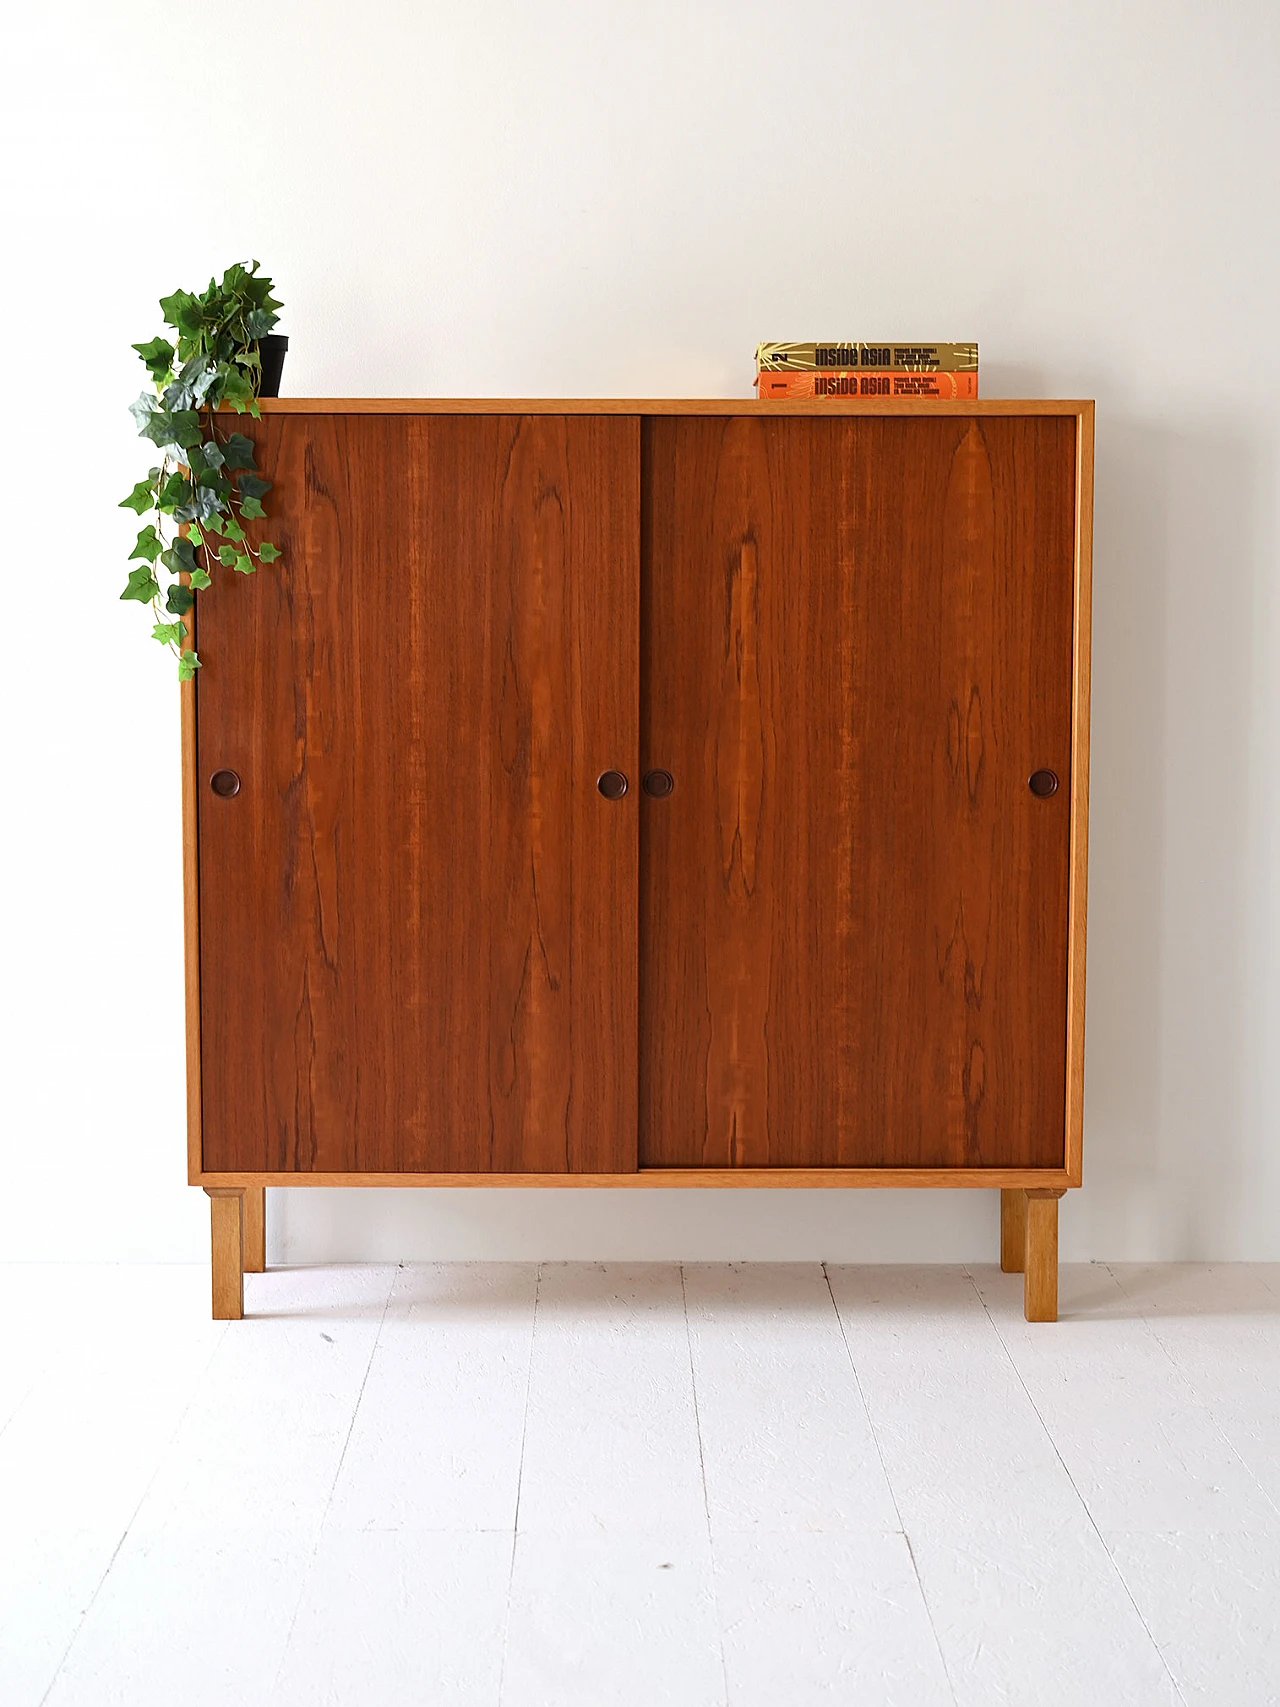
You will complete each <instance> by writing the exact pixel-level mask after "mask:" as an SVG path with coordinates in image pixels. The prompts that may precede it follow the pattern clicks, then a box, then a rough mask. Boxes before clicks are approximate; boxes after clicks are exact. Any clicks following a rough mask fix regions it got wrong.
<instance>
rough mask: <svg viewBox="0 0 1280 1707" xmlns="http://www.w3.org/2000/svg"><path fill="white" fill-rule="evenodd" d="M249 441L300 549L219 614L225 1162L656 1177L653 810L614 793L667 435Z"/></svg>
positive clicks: (201, 693) (209, 974)
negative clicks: (644, 441)
mask: <svg viewBox="0 0 1280 1707" xmlns="http://www.w3.org/2000/svg"><path fill="white" fill-rule="evenodd" d="M246 430H248V431H250V432H251V433H252V435H253V437H254V438H255V440H256V441H257V443H258V446H259V460H260V462H261V463H262V466H263V467H264V469H265V470H266V472H267V473H268V475H269V476H271V477H273V478H274V479H275V480H276V481H277V484H276V487H275V489H274V491H273V492H272V494H271V499H270V510H271V517H272V520H271V524H270V529H271V537H273V538H275V539H277V540H278V542H279V543H280V545H281V546H282V548H283V551H284V558H283V561H282V563H281V564H280V565H278V566H276V567H273V568H272V569H270V570H262V571H260V572H259V573H258V574H257V575H256V576H254V577H252V578H251V579H244V578H241V577H237V576H235V575H223V576H222V577H220V578H219V580H218V581H217V582H216V583H215V585H214V586H213V587H211V588H209V589H208V590H207V591H206V592H204V593H202V594H201V596H200V603H201V626H200V633H201V646H200V650H201V657H202V659H203V663H204V667H203V668H202V669H201V671H200V674H199V677H198V681H197V689H198V708H199V724H198V750H199V772H200V777H201V779H202V786H201V794H200V849H199V854H200V935H201V992H202V1004H201V1021H202V1048H203V1052H204V1060H205V1063H206V1074H205V1085H204V1104H203V1115H204V1139H203V1157H204V1167H205V1170H206V1171H211V1172H214V1173H217V1172H228V1171H231V1172H234V1171H241V1170H243V1171H246V1172H254V1171H256V1172H259V1173H273V1172H274V1173H277V1174H280V1173H290V1172H294V1171H297V1172H301V1173H306V1172H309V1171H313V1170H314V1171H319V1172H343V1173H345V1172H352V1173H363V1172H374V1173H381V1174H399V1173H400V1172H402V1171H406V1172H415V1171H416V1172H440V1173H446V1172H453V1171H461V1172H465V1173H488V1172H506V1171H512V1170H514V1171H517V1172H529V1171H534V1172H542V1171H545V1172H548V1173H563V1172H565V1171H566V1170H568V1171H577V1170H585V1171H594V1172H613V1171H625V1170H628V1169H633V1168H634V1167H635V1165H636V1144H635V1121H636V1101H635V1078H636V1065H635V1036H636V1023H635V990H636V944H635V917H636V861H637V832H636V801H637V791H636V790H635V789H633V790H632V791H631V792H630V793H629V794H628V795H627V796H625V797H624V798H623V799H622V800H621V801H617V802H608V801H605V800H603V799H602V798H601V797H600V795H599V794H598V793H597V791H596V786H595V781H596V777H597V775H598V774H599V773H600V771H602V770H604V769H606V768H608V767H610V766H617V767H618V768H620V769H622V770H623V771H625V772H626V773H627V774H628V775H629V776H631V777H632V778H634V776H635V772H636V760H637V753H638V731H637V720H638V706H637V699H638V687H637V644H638V626H639V615H638V557H639V551H638V540H639V514H638V502H639V493H638V487H639V476H638V425H637V423H636V422H635V421H634V420H631V419H614V420H605V419H600V418H590V417H577V416H575V417H574V418H572V419H565V418H562V417H559V416H551V417H547V416H540V417H538V418H536V419H533V418H524V417H512V416H500V415H489V414H486V415H483V416H474V417H468V418H464V419H457V418H454V419H449V418H440V417H424V418H421V419H415V418H405V417H396V416H382V415H370V416H362V415H340V416H330V417H328V418H323V417H321V418H316V417H308V416H306V415H305V414H303V415H297V414H295V415H292V416H290V415H289V414H287V413H281V414H279V415H274V414H271V413H268V414H267V415H266V416H265V418H264V420H263V421H262V422H260V423H258V424H256V425H253V426H250V427H248V428H247V429H246ZM219 767H229V768H232V769H234V770H236V771H237V772H238V773H239V774H240V776H241V778H242V787H241V790H240V792H239V794H237V795H235V796H234V797H232V798H230V799H226V800H223V799H219V798H217V797H216V796H215V795H213V794H212V793H211V792H209V790H208V788H207V786H205V784H206V783H207V778H208V776H209V775H210V773H211V772H212V771H214V770H215V769H217V768H219ZM212 1063H216V1071H213V1070H212V1068H211V1066H210V1064H212Z"/></svg>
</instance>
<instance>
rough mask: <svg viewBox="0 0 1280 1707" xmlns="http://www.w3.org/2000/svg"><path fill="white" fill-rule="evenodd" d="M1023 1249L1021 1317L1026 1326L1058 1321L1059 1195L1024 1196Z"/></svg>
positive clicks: (1034, 1194) (1030, 1194)
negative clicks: (1025, 1239)
mask: <svg viewBox="0 0 1280 1707" xmlns="http://www.w3.org/2000/svg"><path fill="white" fill-rule="evenodd" d="M1026 1195H1027V1245H1026V1254H1025V1257H1024V1259H1023V1260H1024V1272H1023V1314H1024V1315H1025V1316H1026V1318H1027V1320H1028V1321H1029V1322H1056V1321H1057V1319H1058V1199H1059V1197H1061V1195H1062V1193H1061V1192H1059V1191H1036V1190H1032V1191H1029V1192H1027V1194H1026Z"/></svg>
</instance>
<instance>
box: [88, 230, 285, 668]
mask: <svg viewBox="0 0 1280 1707" xmlns="http://www.w3.org/2000/svg"><path fill="white" fill-rule="evenodd" d="M160 307H161V309H162V310H163V313H164V318H165V324H166V325H167V326H171V327H172V328H173V330H174V331H175V332H176V333H177V339H176V342H175V343H171V342H170V341H169V340H168V339H167V338H152V339H151V341H150V342H149V343H146V344H134V346H133V348H134V349H135V350H137V352H138V354H139V355H140V356H141V357H142V360H143V361H144V362H145V363H146V366H147V371H148V372H149V373H150V375H151V378H152V380H153V382H154V384H155V392H154V394H152V393H151V392H149V391H144V392H143V393H142V396H141V397H139V399H138V401H137V402H136V403H134V404H131V405H130V409H129V413H130V414H131V415H132V416H133V418H134V420H135V421H136V422H137V423H138V434H139V437H141V438H144V439H150V440H151V442H152V444H154V445H155V446H156V447H157V450H158V453H159V457H160V461H159V465H158V467H155V468H152V469H150V470H149V471H148V474H147V478H146V479H145V480H139V482H138V484H137V485H136V486H135V487H134V489H133V491H132V492H130V494H129V496H128V497H127V498H125V499H123V500H122V501H121V505H120V508H121V509H123V510H133V511H135V512H136V513H137V515H138V516H139V517H140V518H145V517H147V516H148V515H150V514H151V513H152V512H154V514H155V520H154V521H148V522H146V525H145V526H144V527H143V529H142V531H141V533H139V535H138V540H137V544H136V545H135V546H134V548H133V550H132V551H131V552H130V554H129V561H130V562H131V563H132V562H135V561H136V562H137V563H138V567H137V568H136V569H131V570H130V571H129V580H128V584H127V585H126V587H125V590H124V592H123V593H121V595H120V597H121V598H122V599H136V600H137V601H138V602H139V604H147V605H150V606H151V610H152V614H153V615H154V617H155V618H156V623H155V627H154V628H153V629H152V631H151V633H152V637H153V638H154V639H156V640H158V641H160V642H161V644H162V645H164V646H167V647H169V649H170V651H172V652H173V653H174V655H175V656H176V657H177V660H178V679H179V680H180V681H189V680H190V678H191V677H192V676H193V675H194V674H195V673H196V671H197V670H198V669H199V668H200V660H199V658H198V657H197V656H196V654H195V650H194V649H193V648H192V647H191V646H188V645H187V644H186V638H187V635H186V628H185V624H184V622H183V618H184V617H185V616H186V614H187V612H188V611H189V610H190V608H191V606H192V604H193V603H194V601H195V596H196V593H197V592H199V590H200V589H201V588H202V587H207V586H208V585H209V583H210V581H211V580H212V579H213V574H214V571H215V570H216V569H217V568H219V567H225V568H227V569H234V570H237V571H238V572H239V573H240V574H241V575H252V574H253V572H254V570H255V569H256V568H257V567H258V565H259V563H274V562H275V560H276V559H277V558H278V557H279V556H280V551H279V549H278V547H276V546H274V545H273V544H272V543H271V541H270V540H267V539H264V540H260V541H259V542H258V543H257V544H256V545H255V544H254V543H253V541H252V540H251V539H250V538H249V534H248V532H247V531H246V529H245V526H244V524H245V523H246V522H253V521H258V520H259V519H260V518H261V517H263V516H265V514H266V511H265V510H264V509H263V507H262V500H263V498H264V497H265V496H266V494H267V492H268V491H269V490H270V487H271V482H270V481H269V480H264V479H263V477H262V475H261V474H260V473H259V472H258V467H257V464H256V463H255V461H254V457H253V442H252V440H250V439H248V438H246V436H245V435H244V434H243V433H235V432H233V433H230V434H228V435H226V436H225V437H220V436H219V433H218V427H217V420H218V414H217V411H218V406H219V405H220V404H224V403H226V404H230V405H231V407H232V408H233V409H234V410H235V411H236V412H237V413H238V414H243V413H244V412H245V410H248V412H249V414H251V415H252V416H254V417H255V419H256V418H257V416H258V414H259V409H258V390H259V387H260V386H261V383H262V361H261V357H260V355H259V353H258V341H259V339H261V338H264V337H265V336H266V335H267V333H268V332H270V331H271V329H272V327H273V326H274V325H275V324H276V322H277V320H278V319H279V318H280V316H279V315H278V314H277V312H276V310H277V309H278V308H279V307H280V304H279V302H277V301H276V299H275V298H274V297H273V296H272V294H271V280H270V279H268V278H264V277H262V276H261V275H260V274H259V272H258V263H257V262H256V261H254V262H253V264H252V265H251V266H248V267H244V266H240V265H236V266H234V267H229V268H228V269H227V271H226V272H225V273H224V274H223V276H222V282H221V283H220V284H219V283H218V282H217V281H215V280H214V279H210V280H209V288H208V289H207V290H206V291H203V292H201V293H200V294H199V295H193V294H192V293H191V292H190V291H185V290H179V291H175V292H174V293H173V295H172V296H165V297H161V299H160ZM161 571H165V572H166V573H167V574H169V575H171V576H172V577H173V579H172V581H170V582H168V583H167V584H165V585H162V584H161V579H160V576H161Z"/></svg>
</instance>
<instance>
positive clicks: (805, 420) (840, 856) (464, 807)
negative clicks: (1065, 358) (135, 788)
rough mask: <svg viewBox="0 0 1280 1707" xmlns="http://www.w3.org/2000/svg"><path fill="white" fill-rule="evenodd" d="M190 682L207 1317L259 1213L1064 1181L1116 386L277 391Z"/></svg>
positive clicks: (1046, 1206) (1053, 1186) (1033, 1202)
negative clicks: (980, 391)
mask: <svg viewBox="0 0 1280 1707" xmlns="http://www.w3.org/2000/svg"><path fill="white" fill-rule="evenodd" d="M237 425H238V426H240V427H241V428H242V429H243V430H245V431H248V432H249V433H250V434H251V435H252V437H253V438H254V440H255V442H256V444H257V447H258V458H259V461H260V463H261V464H262V467H263V468H264V470H265V472H266V473H267V474H268V475H269V477H270V478H271V479H272V480H273V481H274V486H273V489H272V492H271V495H270V499H269V506H270V514H271V521H270V536H271V537H272V538H273V539H274V540H276V541H277V542H278V544H279V545H280V546H281V548H282V550H283V554H284V555H283V558H282V560H281V562H280V563H279V564H278V565H273V566H272V567H271V568H269V569H264V570H262V571H261V572H259V573H258V574H257V575H255V576H253V577H241V576H238V575H234V574H224V575H223V576H222V577H221V578H220V579H218V580H217V581H216V582H215V584H214V585H213V586H212V587H210V588H209V589H208V590H207V591H205V592H204V593H202V594H201V596H200V599H199V600H198V604H197V610H198V621H199V632H198V635H197V643H198V646H199V651H200V655H201V658H202V660H203V667H202V668H201V670H200V671H199V672H198V674H197V676H196V678H195V680H194V681H193V682H191V683H189V684H186V685H185V686H184V688H183V696H184V697H183V717H184V776H185V785H184V788H185V823H186V836H185V847H186V877H187V898H188V899H187V963H188V977H187V987H188V1043H189V1099H188V1106H189V1155H190V1169H191V1179H192V1182H193V1183H195V1184H199V1185H202V1186H203V1187H204V1188H205V1189H206V1190H207V1191H208V1192H209V1193H210V1195H211V1197H212V1198H213V1217H214V1219H213V1254H214V1308H215V1313H217V1314H219V1315H227V1316H237V1315H239V1314H240V1313H241V1309H242V1303H241V1299H242V1280H241V1276H242V1273H243V1271H244V1269H245V1268H246V1267H249V1268H254V1267H261V1266H262V1261H263V1196H264V1194H263V1187H264V1186H266V1185H286V1184H287V1185H307V1184H314V1185H351V1184H370V1185H391V1184H396V1185H404V1184H422V1185H450V1184H456V1185H479V1184H494V1183H502V1184H508V1185H511V1184H520V1185H530V1186H535V1185H596V1186H626V1185H636V1186H654V1185H662V1186H712V1185H715V1186H723V1185H742V1186H765V1185H787V1186H791V1185H857V1186H871V1185H897V1186H901V1185H927V1186H986V1187H997V1188H1000V1189H1001V1191H1002V1261H1003V1262H1004V1266H1005V1267H1006V1268H1010V1269H1022V1270H1025V1273H1026V1277H1027V1278H1026V1287H1027V1312H1028V1315H1029V1316H1031V1317H1033V1318H1035V1319H1052V1317H1053V1316H1054V1315H1055V1313H1056V1272H1057V1257H1056V1237H1057V1200H1058V1198H1059V1197H1060V1196H1061V1195H1062V1193H1063V1191H1064V1190H1065V1189H1066V1188H1067V1187H1068V1186H1072V1185H1078V1184H1079V1182H1080V1146H1081V1089H1082V1076H1083V1045H1084V1037H1083V1023H1084V923H1085V871H1086V813H1087V782H1088V683H1089V667H1088V658H1089V569H1090V559H1089V551H1090V512H1091V497H1092V429H1093V406H1092V404H1090V403H1043V402H1037V403H1006V402H994V403H969V404H954V405H941V406H939V405H937V404H934V403H925V404H883V403H878V404H866V405H862V406H859V405H858V404H849V403H843V402H842V403H836V404H827V403H814V402H799V403H772V404H770V403H765V404H761V403H756V402H750V403H740V402H712V401H709V402H683V403H649V402H608V403H589V402H574V403H567V402H523V401H510V402H507V401H485V402H466V403H447V402H429V403H428V402H413V401H406V402H397V401H376V402H374V401H371V402H345V401H340V402H294V401H289V402H273V403H267V404H264V406H263V418H262V420H261V421H260V422H256V423H247V424H246V423H244V422H238V423H237Z"/></svg>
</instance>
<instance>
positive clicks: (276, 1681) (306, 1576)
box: [271, 1263, 405, 1698]
mask: <svg viewBox="0 0 1280 1707" xmlns="http://www.w3.org/2000/svg"><path fill="white" fill-rule="evenodd" d="M404 1267H405V1264H404V1263H397V1264H396V1265H395V1267H394V1268H393V1269H392V1270H391V1278H390V1279H389V1280H388V1281H387V1295H386V1297H385V1298H384V1299H383V1300H382V1314H381V1315H380V1316H379V1317H378V1330H377V1332H376V1333H375V1334H374V1336H373V1344H372V1345H371V1346H370V1347H369V1356H368V1360H367V1361H366V1363H365V1366H364V1374H363V1375H362V1376H361V1377H360V1389H359V1391H358V1392H357V1394H356V1402H355V1404H354V1405H352V1407H351V1420H350V1421H349V1422H348V1423H347V1432H346V1436H345V1438H344V1439H343V1442H342V1451H341V1452H340V1453H339V1454H338V1462H337V1464H336V1465H335V1467H334V1472H333V1480H332V1482H330V1484H329V1497H328V1499H327V1500H326V1501H325V1502H324V1511H323V1512H322V1513H321V1515H320V1521H319V1523H318V1524H317V1525H316V1534H315V1541H314V1543H313V1545H312V1548H311V1557H310V1558H309V1559H308V1560H307V1564H306V1569H305V1570H304V1571H303V1572H302V1576H301V1579H300V1581H299V1583H298V1595H297V1599H296V1600H295V1601H294V1603H293V1616H292V1617H291V1618H290V1619H289V1628H288V1630H286V1632H285V1638H284V1641H283V1643H282V1644H281V1647H280V1658H279V1659H278V1660H277V1662H276V1670H275V1676H274V1677H273V1678H272V1680H271V1696H272V1698H274V1697H275V1696H276V1694H277V1693H278V1692H279V1689H280V1679H281V1677H282V1676H283V1674H284V1665H285V1661H286V1660H287V1659H288V1657H289V1646H290V1643H291V1642H292V1641H293V1632H294V1631H295V1630H296V1629H297V1626H298V1614H299V1613H300V1612H301V1611H302V1602H303V1600H304V1599H305V1597H306V1593H307V1584H308V1583H309V1582H310V1581H311V1573H312V1571H314V1570H315V1565H316V1556H317V1554H318V1553H319V1551H320V1543H321V1541H322V1540H323V1539H324V1526H325V1524H326V1522H327V1521H328V1518H329V1508H330V1507H331V1506H332V1505H333V1496H334V1493H335V1492H336V1491H337V1487H338V1481H339V1479H340V1477H341V1475H342V1466H343V1465H344V1464H345V1463H346V1460H347V1448H348V1447H349V1446H350V1445H351V1436H352V1434H353V1433H354V1432H355V1426H356V1418H357V1416H359V1414H360V1401H361V1400H362V1399H363V1398H364V1390H365V1388H366V1387H367V1386H368V1384H369V1371H370V1370H371V1369H372V1368H373V1360H374V1358H375V1357H376V1356H377V1354H378V1346H379V1345H380V1344H381V1342H382V1329H383V1326H384V1324H385V1323H386V1320H387V1311H388V1310H389V1309H390V1308H391V1299H392V1295H393V1294H394V1292H395V1289H396V1281H397V1280H398V1279H399V1278H400V1274H401V1272H402V1271H403V1269H404Z"/></svg>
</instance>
